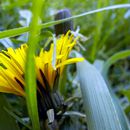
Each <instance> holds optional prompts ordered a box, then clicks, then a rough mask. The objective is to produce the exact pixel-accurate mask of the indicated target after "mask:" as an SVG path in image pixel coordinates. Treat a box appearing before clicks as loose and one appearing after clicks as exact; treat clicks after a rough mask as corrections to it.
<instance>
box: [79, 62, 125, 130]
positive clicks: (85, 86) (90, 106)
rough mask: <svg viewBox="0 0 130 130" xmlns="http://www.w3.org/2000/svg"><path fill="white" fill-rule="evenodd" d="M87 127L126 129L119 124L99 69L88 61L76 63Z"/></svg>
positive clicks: (110, 129) (112, 129)
mask: <svg viewBox="0 0 130 130" xmlns="http://www.w3.org/2000/svg"><path fill="white" fill-rule="evenodd" d="M77 71H78V76H79V79H80V86H81V91H82V95H83V100H84V105H85V111H86V117H87V123H88V129H90V130H126V129H125V127H124V126H122V125H121V122H120V119H119V117H118V114H117V110H116V107H115V105H114V102H113V99H112V97H111V94H110V92H109V90H108V87H107V85H106V83H105V81H104V79H103V77H102V75H101V74H100V73H99V71H98V70H97V69H96V68H95V67H94V66H93V65H91V64H90V63H89V62H88V61H84V62H79V63H77Z"/></svg>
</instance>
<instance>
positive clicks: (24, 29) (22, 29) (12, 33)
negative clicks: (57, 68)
mask: <svg viewBox="0 0 130 130" xmlns="http://www.w3.org/2000/svg"><path fill="white" fill-rule="evenodd" d="M120 8H130V4H120V5H112V6H108V7H104V8H100V9H96V10H92V11H88V12H85V13H82V14H79V15H75V16H72V17H69V18H66V19H62V20H57V21H51V22H47V23H44V24H40V25H39V27H40V28H47V27H50V26H53V25H56V24H59V23H62V22H65V21H68V20H72V19H76V18H81V17H84V16H87V15H90V14H94V13H98V12H102V11H107V10H114V9H120ZM28 31H30V28H29V27H20V28H15V29H10V30H5V31H1V32H0V39H2V38H6V37H13V36H17V35H20V34H23V33H25V32H28Z"/></svg>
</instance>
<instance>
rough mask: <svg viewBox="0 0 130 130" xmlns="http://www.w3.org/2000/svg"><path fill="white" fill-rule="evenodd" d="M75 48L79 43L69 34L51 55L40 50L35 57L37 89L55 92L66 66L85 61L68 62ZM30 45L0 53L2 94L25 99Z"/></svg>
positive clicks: (72, 59)
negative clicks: (25, 79) (26, 70)
mask: <svg viewBox="0 0 130 130" xmlns="http://www.w3.org/2000/svg"><path fill="white" fill-rule="evenodd" d="M75 44H76V39H74V37H73V35H71V34H70V32H68V33H67V34H66V35H62V36H61V37H60V38H58V39H55V40H54V43H52V44H51V46H50V49H49V50H48V51H45V50H43V49H42V50H41V51H40V53H39V55H38V56H35V64H36V73H37V88H38V91H41V88H42V89H44V90H45V91H46V90H49V91H52V90H53V89H54V87H55V85H56V82H57V80H58V79H59V77H60V76H61V74H62V72H63V69H64V66H65V65H67V64H70V63H75V62H79V61H82V60H83V58H71V59H68V56H69V54H70V51H71V50H72V48H73V46H74V45H75ZM27 49H28V46H27V44H23V45H21V47H20V48H17V49H13V48H8V49H7V51H2V52H0V92H5V93H13V94H16V95H20V96H25V91H24V86H25V81H24V74H25V64H26V52H27Z"/></svg>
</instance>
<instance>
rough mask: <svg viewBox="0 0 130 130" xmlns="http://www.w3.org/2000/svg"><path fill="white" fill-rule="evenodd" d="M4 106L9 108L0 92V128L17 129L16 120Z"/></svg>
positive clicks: (4, 129)
mask: <svg viewBox="0 0 130 130" xmlns="http://www.w3.org/2000/svg"><path fill="white" fill-rule="evenodd" d="M4 107H7V108H9V104H8V103H7V101H6V99H5V98H4V96H3V95H1V94H0V130H19V127H18V125H17V123H16V120H15V119H14V118H12V117H11V116H10V115H9V114H8V113H7V112H6V111H5V110H4Z"/></svg>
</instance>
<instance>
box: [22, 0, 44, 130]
mask: <svg viewBox="0 0 130 130" xmlns="http://www.w3.org/2000/svg"><path fill="white" fill-rule="evenodd" d="M42 3H43V1H42V0H37V1H36V0H33V5H32V14H33V17H32V22H31V24H30V33H29V39H28V46H29V48H28V52H27V59H26V60H27V63H26V73H25V80H26V99H27V106H28V112H29V115H30V118H31V121H32V127H33V130H40V123H39V118H38V108H37V96H36V91H37V88H36V72H35V61H34V55H35V51H36V46H37V42H38V37H37V35H38V34H39V31H40V30H39V27H38V24H39V16H40V13H41V8H42Z"/></svg>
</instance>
